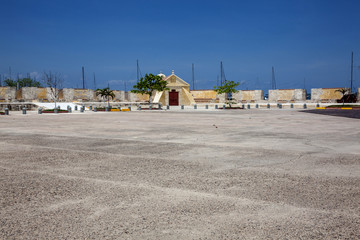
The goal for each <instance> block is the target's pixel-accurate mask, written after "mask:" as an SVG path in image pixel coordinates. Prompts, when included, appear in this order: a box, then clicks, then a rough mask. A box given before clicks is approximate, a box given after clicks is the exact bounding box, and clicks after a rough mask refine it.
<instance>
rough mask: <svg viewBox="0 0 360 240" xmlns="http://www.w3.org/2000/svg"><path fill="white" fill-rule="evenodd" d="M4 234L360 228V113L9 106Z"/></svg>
mask: <svg viewBox="0 0 360 240" xmlns="http://www.w3.org/2000/svg"><path fill="white" fill-rule="evenodd" d="M0 202H1V209H0V239H294V238H296V239H300V238H301V239H328V238H335V239H346V238H349V239H360V231H359V229H360V120H358V119H351V118H343V117H334V116H325V115H316V114H309V113H303V112H298V111H291V110H239V111H198V112H194V111H177V112H155V111H153V112H149V111H147V112H112V113H104V112H102V113H101V112H98V113H89V112H88V113H83V114H80V113H72V114H57V115H55V114H42V115H38V114H36V113H35V112H32V113H29V114H27V115H22V114H21V113H20V112H18V113H11V115H10V116H0Z"/></svg>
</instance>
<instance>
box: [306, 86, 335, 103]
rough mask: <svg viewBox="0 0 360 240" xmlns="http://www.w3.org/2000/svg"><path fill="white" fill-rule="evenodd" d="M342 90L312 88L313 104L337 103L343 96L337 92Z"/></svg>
mask: <svg viewBox="0 0 360 240" xmlns="http://www.w3.org/2000/svg"><path fill="white" fill-rule="evenodd" d="M339 89H342V88H312V89H311V101H312V102H336V101H337V100H339V99H341V98H342V94H341V93H340V92H337V90H339Z"/></svg>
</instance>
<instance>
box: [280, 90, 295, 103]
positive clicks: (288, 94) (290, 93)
mask: <svg viewBox="0 0 360 240" xmlns="http://www.w3.org/2000/svg"><path fill="white" fill-rule="evenodd" d="M294 92H295V90H294V89H279V98H278V100H287V101H290V100H293V98H294Z"/></svg>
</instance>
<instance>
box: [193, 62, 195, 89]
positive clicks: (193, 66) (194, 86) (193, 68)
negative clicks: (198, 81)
mask: <svg viewBox="0 0 360 240" xmlns="http://www.w3.org/2000/svg"><path fill="white" fill-rule="evenodd" d="M192 82H193V90H195V75H194V64H192Z"/></svg>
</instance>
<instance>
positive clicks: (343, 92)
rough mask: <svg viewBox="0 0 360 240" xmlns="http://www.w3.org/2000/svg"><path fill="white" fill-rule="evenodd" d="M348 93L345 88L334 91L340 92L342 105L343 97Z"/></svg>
mask: <svg viewBox="0 0 360 240" xmlns="http://www.w3.org/2000/svg"><path fill="white" fill-rule="evenodd" d="M348 91H349V89H347V88H341V89H338V90H336V91H335V92H340V93H341V94H342V95H343V96H342V101H343V105H344V104H345V95H346V94H347V92H348Z"/></svg>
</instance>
